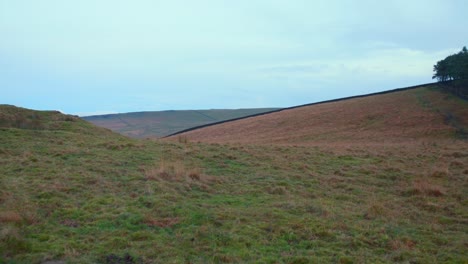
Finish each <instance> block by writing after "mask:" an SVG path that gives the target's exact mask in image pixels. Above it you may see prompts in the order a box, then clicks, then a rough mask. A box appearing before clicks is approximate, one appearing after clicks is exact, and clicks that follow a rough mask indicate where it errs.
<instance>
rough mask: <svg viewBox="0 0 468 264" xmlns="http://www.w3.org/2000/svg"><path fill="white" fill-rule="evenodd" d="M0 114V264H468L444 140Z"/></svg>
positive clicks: (459, 145)
mask: <svg viewBox="0 0 468 264" xmlns="http://www.w3.org/2000/svg"><path fill="white" fill-rule="evenodd" d="M462 110H463V109H462ZM454 111H455V110H454ZM0 113H1V115H0V124H1V125H0V175H1V178H0V263H44V262H47V261H51V262H53V263H434V262H438V263H464V262H466V261H468V256H467V253H466V246H467V245H466V243H467V241H468V235H467V234H468V225H467V224H468V223H467V219H468V212H467V205H468V200H467V197H466V193H467V192H468V183H467V177H468V170H467V168H466V164H468V144H467V142H466V141H463V140H459V139H457V138H456V137H454V136H453V135H450V137H451V140H446V139H447V138H444V140H441V138H440V137H439V136H437V135H435V134H432V133H429V134H428V135H427V136H428V137H432V139H431V140H427V141H425V142H422V141H408V142H407V144H405V145H399V146H395V145H393V144H387V143H383V144H381V145H378V146H376V145H359V144H354V145H332V144H331V145H329V146H327V145H322V146H319V147H312V146H308V145H307V144H305V145H304V146H292V145H287V146H280V145H270V144H266V145H249V144H204V143H193V142H190V141H189V142H185V141H184V140H181V142H185V143H179V142H170V141H169V142H164V141H149V140H146V141H139V140H134V139H129V138H126V137H123V136H121V135H118V134H115V133H112V132H110V131H108V130H104V129H100V128H97V127H94V126H93V125H91V124H89V123H87V122H84V121H83V120H80V119H77V118H75V117H73V116H66V115H62V114H60V113H58V112H37V111H31V110H26V109H21V108H15V107H11V106H0ZM421 120H424V119H421ZM33 123H34V125H30V124H33ZM24 124H27V125H24Z"/></svg>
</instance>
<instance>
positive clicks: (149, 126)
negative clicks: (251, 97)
mask: <svg viewBox="0 0 468 264" xmlns="http://www.w3.org/2000/svg"><path fill="white" fill-rule="evenodd" d="M273 110H277V108H257V109H232V110H231V109H217V110H214V109H213V110H183V111H182V110H181V111H158V112H136V113H126V114H112V115H98V116H87V117H83V119H85V120H87V121H89V122H92V123H93V124H95V125H98V126H101V127H105V128H108V129H112V130H113V131H115V132H118V133H121V134H123V135H126V136H129V137H134V138H157V137H164V136H167V135H170V134H172V133H176V132H177V131H181V130H184V129H187V128H190V127H196V126H200V125H205V124H210V123H215V122H219V121H223V120H229V119H234V118H239V117H243V116H249V115H254V114H258V113H263V112H269V111H273Z"/></svg>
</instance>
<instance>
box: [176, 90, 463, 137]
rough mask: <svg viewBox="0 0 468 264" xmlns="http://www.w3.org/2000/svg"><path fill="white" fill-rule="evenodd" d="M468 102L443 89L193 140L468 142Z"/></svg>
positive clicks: (291, 112)
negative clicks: (465, 139)
mask: <svg viewBox="0 0 468 264" xmlns="http://www.w3.org/2000/svg"><path fill="white" fill-rule="evenodd" d="M467 132H468V102H467V101H466V100H462V99H460V98H457V97H455V96H453V95H452V94H450V93H445V92H443V91H442V90H441V89H440V88H439V87H438V86H437V85H428V86H425V87H420V88H416V89H410V90H405V91H398V92H394V93H387V94H381V95H374V96H368V97H361V98H354V99H349V100H343V101H336V102H330V103H323V104H314V105H309V106H304V107H298V108H293V109H287V110H283V111H280V112H276V113H272V114H268V115H263V116H258V117H253V118H247V119H242V120H238V121H234V122H228V123H224V124H221V125H215V126H210V127H206V128H202V129H198V130H194V131H190V132H187V133H183V134H181V135H178V136H176V137H174V138H177V137H180V136H183V137H186V138H187V139H189V140H192V141H200V142H210V143H226V142H230V143H249V144H298V145H304V144H314V145H317V144H327V145H328V144H331V143H345V142H348V143H352V144H369V143H382V142H387V143H406V142H408V141H413V140H424V139H428V140H432V139H434V138H438V139H444V138H449V139H450V138H452V136H454V135H455V134H457V136H459V137H466V136H467Z"/></svg>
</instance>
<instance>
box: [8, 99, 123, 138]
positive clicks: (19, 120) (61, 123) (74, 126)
mask: <svg viewBox="0 0 468 264" xmlns="http://www.w3.org/2000/svg"><path fill="white" fill-rule="evenodd" d="M0 128H3V129H11V128H16V129H23V130H36V131H47V132H54V133H59V132H64V133H77V134H81V135H92V136H98V137H109V136H113V137H122V136H121V135H119V134H117V133H113V132H112V131H110V130H108V129H105V128H101V127H96V126H95V125H93V124H91V123H89V122H86V121H84V120H82V119H80V118H79V117H77V116H73V115H66V114H62V113H61V112H59V111H37V110H31V109H26V108H21V107H16V106H13V105H0Z"/></svg>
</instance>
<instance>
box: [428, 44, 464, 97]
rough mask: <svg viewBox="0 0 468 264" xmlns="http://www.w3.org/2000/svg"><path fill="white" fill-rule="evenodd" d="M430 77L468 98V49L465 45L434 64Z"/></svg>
mask: <svg viewBox="0 0 468 264" xmlns="http://www.w3.org/2000/svg"><path fill="white" fill-rule="evenodd" d="M432 79H437V80H438V81H439V82H444V83H446V84H447V85H448V89H449V90H450V91H452V92H454V93H456V94H457V95H459V96H462V97H465V98H468V50H467V49H466V46H465V47H463V49H462V50H461V51H460V52H458V53H456V54H452V55H450V56H448V57H447V58H445V59H443V60H441V61H438V62H437V64H436V65H434V75H433V76H432Z"/></svg>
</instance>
